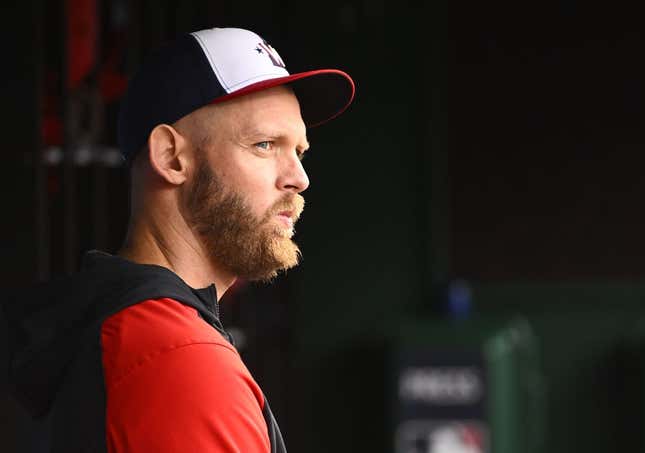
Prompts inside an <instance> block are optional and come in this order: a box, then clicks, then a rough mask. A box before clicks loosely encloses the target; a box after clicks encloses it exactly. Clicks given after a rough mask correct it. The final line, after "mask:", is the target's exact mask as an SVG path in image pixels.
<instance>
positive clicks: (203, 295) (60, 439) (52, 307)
mask: <svg viewBox="0 0 645 453" xmlns="http://www.w3.org/2000/svg"><path fill="white" fill-rule="evenodd" d="M160 298H170V299H174V300H176V301H178V302H180V303H182V304H184V305H187V306H190V307H192V308H194V309H195V310H197V312H198V314H199V315H200V317H201V318H203V319H204V320H205V321H206V322H207V323H208V324H210V325H211V326H212V327H213V328H214V329H216V330H217V331H219V332H220V333H221V334H222V335H223V336H224V337H225V338H227V339H229V341H230V336H229V335H228V334H227V333H226V332H225V331H224V329H223V327H222V324H221V322H220V320H219V313H218V306H217V296H216V291H215V287H214V285H211V286H210V287H208V288H204V289H198V290H196V289H193V288H190V287H189V286H188V285H187V284H186V283H185V282H184V281H183V280H182V279H181V278H179V277H178V276H177V275H176V274H174V273H173V272H172V271H170V270H169V269H166V268H164V267H161V266H155V265H142V264H137V263H133V262H130V261H127V260H125V259H122V258H120V257H117V256H112V255H108V254H106V253H102V252H98V251H92V252H88V253H87V254H86V255H85V257H84V260H83V266H82V269H81V271H80V272H78V273H77V274H75V275H73V276H71V277H67V278H62V279H59V280H57V281H54V282H50V283H47V284H43V285H40V286H38V287H36V288H34V289H32V290H31V292H29V293H27V294H25V293H21V295H20V300H9V301H5V307H4V308H5V316H6V318H7V324H8V327H9V338H10V351H11V356H10V357H11V359H10V365H9V381H10V385H11V388H12V393H13V395H14V397H15V398H16V399H17V400H18V401H19V402H20V403H21V404H22V405H23V406H24V407H25V408H26V409H27V410H28V411H29V412H30V413H31V414H32V415H33V416H34V417H36V418H41V417H45V416H47V417H50V418H51V424H52V425H51V427H52V439H51V452H54V453H58V452H61V453H62V452H66V453H77V452H79V453H80V452H88V453H89V452H92V453H97V452H105V451H106V441H105V439H106V436H105V400H106V396H105V387H104V376H103V367H102V361H101V345H100V332H101V326H102V323H103V321H104V320H105V319H106V318H108V317H110V316H111V315H113V314H115V313H117V312H119V311H121V310H123V309H124V308H127V307H129V306H131V305H134V304H137V303H139V302H141V301H144V300H149V299H160ZM263 414H264V417H265V421H266V423H267V428H268V435H269V440H270V442H271V451H272V453H273V452H275V453H278V452H284V451H286V450H285V447H284V443H283V441H282V436H281V434H280V431H279V428H278V426H277V424H276V422H275V419H274V418H273V415H272V414H271V411H270V409H269V405H268V404H265V406H264V411H263Z"/></svg>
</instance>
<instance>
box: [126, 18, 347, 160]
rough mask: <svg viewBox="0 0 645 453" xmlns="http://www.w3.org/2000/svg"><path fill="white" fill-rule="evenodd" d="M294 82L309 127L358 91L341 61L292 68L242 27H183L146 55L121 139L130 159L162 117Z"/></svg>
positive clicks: (129, 92)
mask: <svg viewBox="0 0 645 453" xmlns="http://www.w3.org/2000/svg"><path fill="white" fill-rule="evenodd" d="M287 83H288V84H290V85H291V86H293V88H294V91H295V94H296V96H297V98H298V101H299V103H300V109H301V113H302V117H303V120H304V122H305V124H306V125H307V127H315V126H317V125H320V124H322V123H325V122H327V121H329V120H330V119H332V118H334V117H336V116H338V115H339V114H340V113H342V112H343V111H344V110H345V109H346V108H347V107H348V106H349V104H350V103H351V102H352V100H353V98H354V91H355V88H354V82H353V81H352V79H351V77H350V76H349V75H347V74H346V73H345V72H343V71H340V70H338V69H318V70H314V71H307V72H301V73H297V74H289V73H288V72H287V70H286V67H285V64H284V61H283V60H282V58H281V57H280V55H279V54H278V53H277V51H276V50H275V49H274V48H273V47H271V46H270V45H269V44H268V43H267V42H266V41H264V40H263V39H262V38H261V37H260V36H258V35H256V34H255V33H253V32H251V31H248V30H243V29H239V28H213V29H208V30H202V31H198V32H195V33H191V34H187V35H183V36H181V37H180V38H178V39H176V40H175V41H173V42H171V43H169V44H167V45H166V46H164V47H162V48H161V49H159V50H158V51H157V52H155V53H154V54H152V55H151V56H150V57H149V58H148V59H146V60H145V61H144V63H143V65H142V66H141V68H140V69H139V71H138V72H137V74H136V75H135V76H134V78H133V79H132V80H131V81H130V84H129V86H128V90H127V92H126V95H125V97H124V99H123V101H122V104H121V111H120V114H119V124H118V143H119V148H120V150H121V153H122V155H123V157H124V158H125V159H126V160H131V159H132V158H133V157H134V155H135V154H136V153H137V152H138V151H139V150H141V149H142V148H143V147H144V145H145V144H146V143H147V141H148V136H149V135H150V132H151V131H152V129H154V127H155V126H157V125H158V124H172V123H174V122H176V121H177V120H179V119H180V118H182V117H184V116H186V115H188V114H189V113H191V112H193V111H195V110H197V109H199V108H201V107H203V106H205V105H208V104H213V103H218V102H224V101H226V100H228V99H231V98H234V97H238V96H242V95H244V94H248V93H252V92H256V91H259V90H263V89H267V88H270V87H274V86H277V85H283V84H287Z"/></svg>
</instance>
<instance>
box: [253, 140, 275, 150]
mask: <svg viewBox="0 0 645 453" xmlns="http://www.w3.org/2000/svg"><path fill="white" fill-rule="evenodd" d="M254 146H256V147H257V148H260V149H264V150H267V151H268V150H270V149H271V148H272V147H273V142H270V141H266V142H259V143H256V144H255V145H254Z"/></svg>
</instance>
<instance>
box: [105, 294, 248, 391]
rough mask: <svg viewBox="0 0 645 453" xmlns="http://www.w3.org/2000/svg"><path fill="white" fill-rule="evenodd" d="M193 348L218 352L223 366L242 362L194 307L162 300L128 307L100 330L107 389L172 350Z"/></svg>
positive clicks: (170, 300)
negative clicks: (206, 346)
mask: <svg viewBox="0 0 645 453" xmlns="http://www.w3.org/2000/svg"><path fill="white" fill-rule="evenodd" d="M191 345H210V347H209V348H206V349H208V350H209V351H213V350H216V351H217V356H218V357H219V359H220V361H221V360H222V359H224V362H223V363H221V365H223V366H225V365H226V364H227V362H229V361H232V362H233V363H236V362H240V363H241V360H240V358H239V355H238V353H237V351H236V350H235V348H234V347H233V346H232V345H231V344H230V343H229V342H228V341H227V340H226V339H224V337H223V336H222V335H221V334H220V333H219V332H218V331H217V330H215V329H213V328H212V327H211V326H210V325H209V324H208V323H206V322H205V321H204V320H203V319H202V318H200V316H199V314H198V313H197V310H195V309H194V308H192V307H189V306H186V305H184V304H182V303H180V302H178V301H176V300H173V299H169V298H163V299H152V300H146V301H143V302H140V303H138V304H136V305H132V306H130V307H128V308H125V309H123V310H121V311H119V312H118V313H116V314H114V315H112V316H110V317H109V318H107V319H106V320H105V321H104V322H103V324H102V327H101V347H102V351H103V366H104V372H105V380H106V386H108V387H110V386H111V385H115V384H117V383H118V382H119V381H120V380H121V379H123V378H124V377H125V376H126V375H127V374H129V373H131V372H134V371H135V370H136V368H138V367H140V366H144V365H145V364H146V363H148V362H152V361H155V360H163V356H165V355H167V354H169V353H171V352H172V351H174V350H179V349H182V348H186V347H189V346H191ZM192 349H195V348H192ZM198 349H200V350H204V348H198ZM209 355H212V352H210V353H209Z"/></svg>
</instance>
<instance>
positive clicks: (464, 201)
mask: <svg viewBox="0 0 645 453" xmlns="http://www.w3.org/2000/svg"><path fill="white" fill-rule="evenodd" d="M87 4H93V3H92V2H83V1H69V2H67V3H65V2H61V1H58V2H56V1H48V2H45V1H37V0H25V1H23V2H15V3H8V4H7V3H5V4H4V6H3V9H4V10H5V11H3V12H2V17H3V18H4V21H3V28H4V34H6V36H5V37H3V39H2V42H3V44H2V46H3V49H2V50H3V52H2V55H3V64H2V68H3V71H2V72H3V75H2V82H3V83H2V97H1V99H2V100H3V103H4V105H3V109H2V110H3V114H2V119H3V121H2V126H3V127H2V132H1V133H0V137H1V138H2V142H1V143H2V158H3V164H4V166H3V168H4V171H3V173H2V178H0V179H1V180H2V191H1V195H0V196H1V200H2V206H3V208H4V209H3V211H4V219H3V220H2V222H1V223H0V224H1V225H2V227H1V228H2V232H3V235H2V237H3V238H4V240H3V244H2V273H1V274H0V275H1V279H2V280H1V281H2V285H4V287H6V288H11V287H19V286H21V285H27V284H30V283H31V282H34V281H37V280H41V279H47V278H50V277H51V276H54V275H57V274H62V273H66V272H71V271H73V270H74V269H75V268H76V266H77V263H78V260H79V258H80V256H81V253H82V251H83V250H86V249H89V248H101V249H104V250H107V251H114V250H116V249H117V248H118V246H119V244H120V241H121V239H122V237H123V233H124V231H125V223H126V221H127V217H126V216H127V185H126V177H125V173H124V170H123V169H122V168H119V167H114V166H111V165H109V164H106V163H105V162H104V160H102V158H101V156H104V155H105V154H106V153H109V150H110V148H111V147H114V143H115V134H114V132H115V131H114V121H115V117H116V112H117V111H118V99H119V95H118V93H119V87H120V86H121V84H122V82H123V80H127V77H128V76H129V75H131V74H132V72H133V71H134V69H135V68H136V66H137V64H138V62H140V61H141V58H142V56H143V55H145V53H146V52H147V51H149V50H150V49H152V48H154V47H156V46H157V45H159V44H160V43H161V42H163V41H164V40H165V39H169V38H172V37H173V36H175V35H176V34H178V33H181V32H186V31H193V30H196V29H200V28H208V27H212V26H240V27H245V28H250V29H252V30H254V31H256V32H258V33H259V34H261V35H262V36H263V37H265V38H266V39H267V40H268V41H269V42H270V43H271V44H272V45H273V47H275V48H276V49H277V50H278V51H279V52H280V54H281V56H282V57H283V59H284V60H285V61H286V63H287V68H288V69H289V70H290V71H291V72H297V71H299V70H306V69H310V68H314V67H338V68H341V69H344V70H346V71H347V72H349V73H350V74H351V75H352V76H353V77H354V79H355V81H356V83H357V97H356V101H355V104H354V105H353V106H352V107H351V108H350V109H349V110H348V111H347V112H346V113H345V114H344V115H342V116H341V117H339V118H338V119H337V120H336V121H334V122H333V123H330V124H329V125H327V126H325V127H323V128H320V129H318V130H313V131H311V132H310V137H309V138H310V142H312V145H313V146H312V150H311V152H310V153H308V157H307V159H306V161H305V166H306V168H307V170H308V172H309V176H310V179H311V181H312V184H311V187H310V189H309V190H308V191H307V192H306V193H305V195H306V198H307V203H308V206H307V210H306V212H305V215H304V216H303V219H302V221H301V223H300V227H299V232H298V235H297V238H298V242H299V243H300V244H301V248H302V249H303V251H304V262H303V264H302V265H301V266H300V267H299V268H298V269H296V270H294V271H292V272H290V273H289V274H288V275H287V276H285V277H282V278H280V279H279V280H278V281H277V282H276V284H275V285H274V286H271V287H259V286H256V285H250V284H242V285H240V286H239V287H237V288H235V291H233V292H232V293H231V294H229V295H227V296H226V298H227V300H226V301H224V302H223V306H224V311H225V313H224V317H225V321H226V324H228V325H229V326H233V327H235V328H236V329H237V330H238V331H240V332H242V333H243V334H244V336H245V338H246V340H247V341H246V342H245V346H244V347H243V348H242V352H243V355H244V357H245V360H246V361H247V363H248V364H249V367H250V368H251V370H252V371H253V373H254V375H255V376H256V377H257V380H258V381H259V382H260V384H261V385H262V386H263V388H264V390H265V392H266V393H267V395H268V397H269V399H270V400H271V401H272V407H273V409H274V411H275V412H276V415H277V418H278V420H279V421H280V424H281V426H282V428H283V432H284V434H285V437H286V440H287V443H288V446H289V447H290V451H308V452H318V451H319V452H329V451H335V452H344V451H346V452H355V451H366V452H367V451H370V452H380V451H382V452H387V451H391V450H392V447H391V445H392V444H391V429H392V426H391V420H390V417H391V416H390V412H389V409H388V408H389V406H388V404H389V401H390V399H391V395H389V393H388V391H389V390H388V386H387V379H386V376H387V354H386V352H385V351H387V349H388V348H389V347H391V345H392V341H393V340H392V339H393V338H395V337H397V335H399V334H400V333H401V332H400V331H401V329H402V326H403V325H404V322H406V321H407V320H409V319H413V320H415V321H416V322H419V323H423V322H426V321H427V322H428V323H441V322H443V320H444V319H447V318H448V315H447V314H446V312H445V310H444V308H443V302H444V291H443V290H444V288H445V287H446V286H447V285H448V284H449V283H450V282H451V281H454V280H455V279H457V278H461V279H465V280H466V281H467V282H468V284H469V285H470V287H471V288H472V291H473V299H472V300H473V310H472V313H471V315H470V316H471V317H472V318H473V319H479V318H498V319H505V318H509V317H512V316H515V315H518V314H519V315H522V316H523V317H524V318H526V319H527V320H528V321H529V322H530V323H531V325H532V327H533V329H534V331H535V333H536V336H537V338H538V341H539V345H540V354H541V357H542V363H543V372H544V375H545V378H546V382H547V392H546V408H547V409H546V430H545V435H544V436H545V438H544V443H543V445H544V451H545V452H546V451H549V452H553V453H555V452H570V451H588V452H604V451H615V449H616V448H617V446H619V445H620V446H624V447H625V448H630V449H632V450H636V451H638V448H639V446H642V444H641V443H639V442H640V438H639V434H638V433H639V432H640V430H642V426H643V423H645V420H643V418H642V412H643V411H642V410H640V409H639V407H640V405H641V404H645V400H640V399H639V398H640V395H641V393H639V391H640V390H639V389H640V387H642V385H645V381H643V382H641V381H642V380H639V379H640V378H639V376H640V375H638V374H637V372H638V367H639V363H640V362H639V359H638V358H633V357H632V358H631V359H630V360H629V361H628V362H627V365H626V364H625V363H624V362H622V361H621V357H623V356H621V355H620V351H621V350H622V349H621V348H623V346H624V344H625V341H626V338H627V337H630V334H631V333H632V332H634V331H636V330H637V326H638V322H639V320H640V319H641V318H642V314H643V309H642V308H641V306H642V300H643V296H645V281H644V279H643V277H644V276H645V266H644V265H643V264H644V263H643V258H642V257H643V256H645V241H644V240H643V239H642V234H641V232H642V231H645V215H644V213H645V210H644V209H642V207H641V200H642V199H643V196H644V195H645V182H643V178H642V177H641V175H642V169H643V168H644V166H645V155H644V154H643V145H644V142H645V139H644V138H643V127H642V123H643V121H644V120H645V112H644V110H643V100H644V99H643V96H644V88H645V85H644V83H645V82H644V80H645V79H644V77H643V76H644V71H645V66H644V65H643V56H644V55H645V36H644V33H645V32H643V27H642V23H641V15H639V14H638V10H637V8H635V7H634V8H632V9H629V8H625V7H624V6H621V5H619V4H616V3H609V2H604V3H602V4H594V3H593V2H582V1H573V0H568V1H559V2H549V1H547V2H539V3H535V4H525V3H521V2H520V3H517V2H501V1H497V2H450V3H449V2H448V1H447V0H437V1H427V2H407V1H397V2H393V1H386V0H377V1H369V2H368V1H328V2H325V3H324V4H323V3H307V2H296V1H284V2H259V1H254V0H249V1H245V2H233V1H221V2H218V1H190V2H188V1H186V2H179V1H154V2H153V1H134V0H130V1H128V0H122V1H113V2H108V1H103V2H98V3H96V16H95V17H97V18H98V19H97V21H96V22H95V26H94V30H95V33H94V34H92V32H91V30H90V31H89V32H88V30H87V28H83V23H81V24H80V25H78V24H77V25H78V26H79V27H80V30H79V29H78V28H76V29H75V30H76V33H78V35H77V36H83V33H85V36H90V37H92V36H94V37H95V38H96V39H95V40H94V41H92V40H91V39H90V38H86V39H85V40H83V39H81V41H83V42H85V41H87V39H90V42H93V43H94V45H93V46H91V47H92V48H93V49H96V50H97V51H96V59H95V60H93V62H92V64H91V65H90V66H89V70H87V71H85V72H82V75H83V77H81V78H80V80H79V81H77V83H76V84H75V85H74V86H70V85H69V84H68V83H67V80H69V77H70V74H71V73H72V72H73V70H72V69H70V68H71V66H70V65H72V64H73V62H74V61H76V60H75V59H77V58H78V53H73V52H70V51H69V47H68V45H67V44H66V43H67V41H66V36H68V35H69V33H67V32H66V30H69V29H70V27H69V25H70V24H73V23H75V22H74V21H73V20H71V19H70V18H71V17H78V16H79V15H80V16H82V15H81V14H80V13H79V10H78V8H80V7H82V6H83V5H87ZM75 8H76V9H75ZM85 26H87V24H85ZM101 87H103V88H101ZM102 89H103V91H102ZM110 90H111V91H110ZM97 93H99V94H97ZM88 131H89V132H88ZM82 147H89V148H91V149H94V150H96V149H98V150H99V151H97V152H96V154H95V155H96V156H99V157H96V158H95V159H93V160H91V161H90V162H89V163H86V164H83V165H81V164H78V163H74V158H73V157H72V156H74V155H75V152H76V150H78V149H79V148H82ZM52 148H54V149H55V148H58V149H60V150H61V151H62V152H63V155H64V156H68V157H66V158H64V159H63V160H62V161H61V162H60V163H58V164H44V163H43V159H44V156H45V155H46V154H45V152H44V151H45V150H50V151H51V149H52ZM446 322H447V321H446ZM634 382H635V383H634ZM627 383H628V384H629V385H627ZM2 401H3V405H4V410H3V412H2V415H0V433H2V434H3V439H5V440H3V442H4V445H2V444H0V451H20V452H23V451H25V452H26V451H29V452H32V451H39V450H38V449H37V447H36V446H34V447H25V446H24V445H26V444H28V443H30V444H33V445H36V444H37V443H38V436H39V435H40V434H38V430H37V432H36V434H34V433H33V432H32V431H31V430H32V429H34V427H33V426H31V425H29V424H28V423H27V422H26V419H25V417H24V414H21V413H20V411H19V409H18V408H15V407H14V405H13V403H12V402H11V401H10V400H9V399H7V398H4V399H3V400H2ZM639 401H640V402H639ZM633 406H635V407H636V409H633ZM330 433H333V434H331V435H330Z"/></svg>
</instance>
